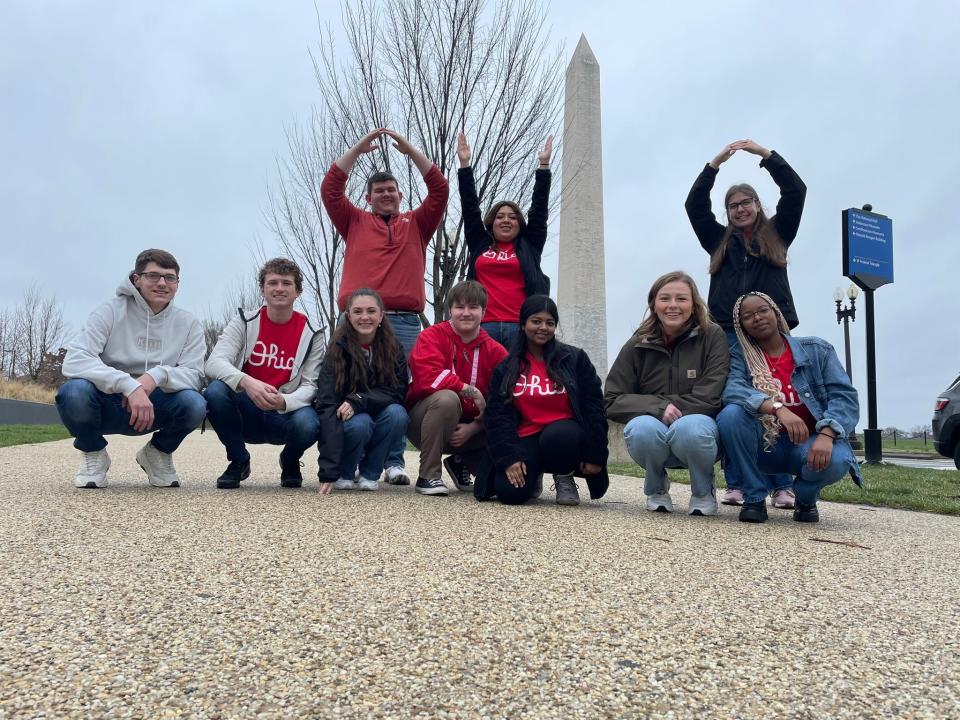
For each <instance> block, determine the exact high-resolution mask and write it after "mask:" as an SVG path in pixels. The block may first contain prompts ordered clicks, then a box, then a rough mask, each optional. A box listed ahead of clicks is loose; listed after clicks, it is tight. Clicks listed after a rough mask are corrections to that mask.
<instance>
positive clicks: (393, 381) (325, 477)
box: [314, 288, 410, 494]
mask: <svg viewBox="0 0 960 720" xmlns="http://www.w3.org/2000/svg"><path fill="white" fill-rule="evenodd" d="M383 319H384V315H383V301H382V300H381V299H380V296H379V295H377V293H376V292H374V291H373V290H371V289H370V288H358V289H356V290H354V291H353V292H352V293H350V297H349V298H347V321H346V322H345V323H342V324H341V325H340V326H339V327H338V328H337V330H336V332H334V334H333V338H332V339H331V340H330V346H329V348H328V349H327V354H326V356H325V357H324V359H323V365H322V366H321V368H320V377H319V378H318V379H317V397H316V400H314V406H315V407H316V408H317V412H319V413H320V418H321V431H320V463H319V464H320V475H321V484H320V493H321V494H327V493H329V492H330V491H331V489H332V488H334V487H336V488H337V489H338V490H352V489H354V488H359V489H360V490H376V489H377V488H378V487H379V481H378V478H379V477H380V471H381V470H382V469H383V461H384V458H385V457H386V456H387V452H389V450H390V448H392V447H394V446H395V445H396V444H397V443H398V442H401V441H402V442H403V443H406V430H407V411H406V410H405V409H404V407H403V401H404V399H405V398H406V395H407V385H408V383H409V382H410V380H409V374H408V373H407V362H406V360H405V358H404V355H403V348H402V347H401V346H400V343H399V342H398V341H397V338H396V336H395V335H394V334H393V328H392V327H391V326H390V323H388V322H387V323H385V322H384V321H383ZM331 480H332V481H333V482H332V483H331Z"/></svg>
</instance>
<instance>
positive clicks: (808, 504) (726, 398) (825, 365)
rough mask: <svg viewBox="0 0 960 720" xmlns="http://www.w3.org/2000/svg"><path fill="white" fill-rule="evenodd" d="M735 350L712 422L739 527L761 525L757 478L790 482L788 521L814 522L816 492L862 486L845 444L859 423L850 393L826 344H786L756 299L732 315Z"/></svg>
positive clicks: (769, 305) (764, 303) (776, 318)
mask: <svg viewBox="0 0 960 720" xmlns="http://www.w3.org/2000/svg"><path fill="white" fill-rule="evenodd" d="M733 321H734V332H735V333H736V336H737V340H738V342H737V344H736V345H735V346H734V347H733V348H731V353H730V374H729V376H728V377H727V384H726V387H725V388H724V391H723V404H724V408H723V410H722V411H721V412H720V415H719V416H718V417H717V426H718V427H719V429H720V439H721V441H722V443H723V447H724V451H725V452H726V455H727V459H728V462H729V463H730V465H731V466H732V467H733V468H734V470H735V471H736V473H737V475H738V476H739V477H740V478H741V481H742V484H743V495H744V503H743V507H742V508H741V509H740V520H741V521H742V522H751V523H762V522H765V521H766V520H767V506H766V502H765V500H766V496H767V492H768V489H769V488H768V486H767V478H765V477H764V476H765V475H770V474H774V473H789V474H790V475H791V476H793V478H794V488H793V489H794V492H795V493H796V506H795V508H794V510H793V519H794V520H796V521H798V522H818V521H819V519H820V515H819V512H818V510H817V498H818V497H819V495H820V490H821V488H823V487H825V486H827V485H830V484H832V483H835V482H837V481H838V480H840V478H842V477H843V476H844V475H845V474H847V473H848V472H849V473H850V475H851V477H853V480H854V482H856V483H857V484H858V485H862V479H861V477H860V467H859V465H858V464H857V461H856V459H855V458H854V456H853V451H852V450H851V448H850V444H849V442H848V441H847V437H848V435H849V433H851V432H853V429H854V427H855V426H856V424H857V420H858V419H859V417H860V406H859V404H858V401H857V391H856V389H855V388H854V387H853V385H852V384H851V383H850V379H849V378H848V377H847V374H846V372H845V371H844V369H843V366H842V365H840V361H839V360H838V359H837V353H836V351H835V350H834V349H833V346H832V345H830V343H828V342H827V341H826V340H822V339H820V338H817V337H793V336H792V335H790V329H789V325H788V323H787V320H786V319H785V318H784V316H783V313H782V312H781V311H780V308H779V307H777V304H776V303H775V302H774V301H773V300H772V299H771V298H770V296H769V295H766V294H765V293H762V292H750V293H747V294H746V295H743V296H741V297H740V298H739V299H738V300H737V302H736V304H735V305H734V308H733Z"/></svg>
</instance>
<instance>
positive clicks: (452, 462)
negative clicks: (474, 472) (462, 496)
mask: <svg viewBox="0 0 960 720" xmlns="http://www.w3.org/2000/svg"><path fill="white" fill-rule="evenodd" d="M443 467H445V468H446V470H447V472H448V473H450V477H451V478H453V482H454V484H455V485H456V486H457V489H458V490H460V491H461V492H471V491H472V490H473V480H471V479H470V471H469V470H467V466H466V465H465V464H464V462H463V460H461V459H460V456H459V455H451V456H449V457H448V458H447V459H446V460H444V461H443Z"/></svg>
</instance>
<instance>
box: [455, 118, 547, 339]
mask: <svg viewBox="0 0 960 720" xmlns="http://www.w3.org/2000/svg"><path fill="white" fill-rule="evenodd" d="M552 152H553V136H552V135H551V136H550V137H548V138H547V141H546V144H545V145H544V147H543V150H541V151H540V152H539V153H538V154H537V162H538V164H537V172H536V175H535V176H534V181H533V199H532V200H531V202H530V213H529V222H527V218H525V217H524V215H523V210H521V209H520V206H519V205H518V204H517V203H515V202H513V201H512V200H498V201H496V202H494V203H493V205H491V206H490V209H489V210H488V211H487V213H486V215H483V216H481V214H480V200H479V198H478V195H477V184H476V179H475V178H474V174H473V167H472V166H471V165H470V154H471V153H470V145H468V144H467V138H466V136H465V135H464V134H463V133H460V134H459V135H458V136H457V157H458V158H459V159H460V170H459V171H457V182H458V183H459V186H460V207H461V210H462V212H463V234H464V237H465V239H466V241H467V249H468V251H469V253H470V256H469V258H468V260H467V279H468V280H476V281H477V282H479V283H480V284H481V285H483V287H484V288H486V290H487V293H488V296H489V304H488V306H487V310H486V313H485V314H484V316H483V329H484V330H486V331H487V333H489V335H490V337H492V338H493V339H494V340H496V341H497V342H498V343H500V344H501V345H503V346H504V347H505V348H508V349H509V347H510V343H511V341H512V340H513V338H514V336H515V335H516V334H517V333H518V332H519V329H520V325H519V324H518V322H517V321H518V319H519V316H520V306H521V305H522V304H523V301H524V300H526V299H527V298H528V297H529V296H531V295H538V294H539V295H548V294H549V293H550V278H548V277H547V276H546V275H545V274H544V272H543V270H542V269H541V267H540V257H541V255H542V253H543V246H544V244H545V243H546V242H547V216H548V213H549V203H550V155H551V154H552Z"/></svg>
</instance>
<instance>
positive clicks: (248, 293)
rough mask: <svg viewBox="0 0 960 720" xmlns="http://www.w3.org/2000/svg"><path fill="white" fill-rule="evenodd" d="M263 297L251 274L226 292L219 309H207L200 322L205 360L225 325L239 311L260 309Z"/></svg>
mask: <svg viewBox="0 0 960 720" xmlns="http://www.w3.org/2000/svg"><path fill="white" fill-rule="evenodd" d="M262 301H263V296H262V295H261V294H260V286H259V285H258V284H257V278H256V276H255V275H253V274H251V275H250V277H248V278H247V279H246V280H244V279H239V280H237V281H236V282H235V283H234V284H233V286H232V287H231V288H230V289H229V291H228V292H227V296H226V298H224V300H223V303H222V304H221V306H220V308H219V309H216V310H214V309H211V308H209V307H208V308H207V313H206V315H205V316H204V317H203V319H202V320H201V324H202V325H203V339H204V341H205V342H206V344H207V351H206V354H205V355H204V357H205V358H208V357H210V353H211V352H212V351H213V346H214V345H216V344H217V340H218V339H219V338H220V333H222V332H223V329H224V328H225V327H226V326H227V323H228V322H230V321H231V320H233V318H235V317H237V312H238V310H240V309H243V310H251V309H253V308H256V307H260V305H261V304H262Z"/></svg>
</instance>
